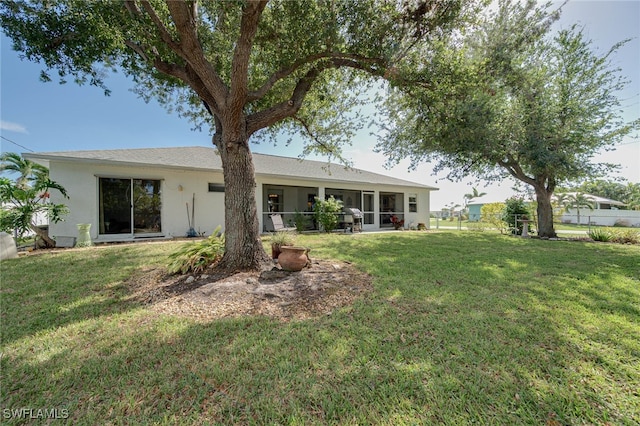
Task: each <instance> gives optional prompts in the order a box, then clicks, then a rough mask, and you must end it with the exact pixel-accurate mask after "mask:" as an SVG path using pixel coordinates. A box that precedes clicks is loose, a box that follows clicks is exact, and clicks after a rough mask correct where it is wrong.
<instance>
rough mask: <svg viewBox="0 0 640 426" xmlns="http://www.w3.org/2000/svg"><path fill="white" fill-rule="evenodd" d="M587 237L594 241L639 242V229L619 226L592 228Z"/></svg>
mask: <svg viewBox="0 0 640 426" xmlns="http://www.w3.org/2000/svg"><path fill="white" fill-rule="evenodd" d="M588 235H589V237H590V238H591V239H592V240H594V241H600V242H605V243H606V242H611V243H618V244H640V231H637V230H635V229H628V228H627V229H620V228H592V229H591V230H590V231H589V233H588Z"/></svg>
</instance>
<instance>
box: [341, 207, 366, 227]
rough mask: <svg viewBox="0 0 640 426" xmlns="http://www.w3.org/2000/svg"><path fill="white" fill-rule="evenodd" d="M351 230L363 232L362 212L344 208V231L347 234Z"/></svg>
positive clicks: (352, 208)
mask: <svg viewBox="0 0 640 426" xmlns="http://www.w3.org/2000/svg"><path fill="white" fill-rule="evenodd" d="M348 229H351V232H356V231H357V232H361V231H362V212H361V211H360V209H356V208H355V207H345V208H344V231H345V232H347V230H348Z"/></svg>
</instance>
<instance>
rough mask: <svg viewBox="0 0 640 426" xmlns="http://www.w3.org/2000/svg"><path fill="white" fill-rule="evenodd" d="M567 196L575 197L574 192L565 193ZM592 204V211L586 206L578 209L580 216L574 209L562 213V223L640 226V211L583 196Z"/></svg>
mask: <svg viewBox="0 0 640 426" xmlns="http://www.w3.org/2000/svg"><path fill="white" fill-rule="evenodd" d="M566 194H568V195H574V196H575V195H576V193H575V192H567V193H566ZM583 195H584V197H585V198H586V199H588V200H589V201H590V202H591V203H592V207H593V209H590V208H589V207H587V206H582V207H580V215H578V210H577V209H576V208H570V209H569V210H566V211H563V214H562V217H561V219H560V220H561V221H562V223H576V224H577V223H578V217H579V218H580V224H581V225H589V224H591V225H600V226H613V225H619V226H634V227H638V226H640V211H634V210H625V208H626V204H624V203H622V202H620V201H616V200H612V199H609V198H604V197H599V196H597V195H591V194H583Z"/></svg>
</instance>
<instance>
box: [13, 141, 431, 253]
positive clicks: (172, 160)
mask: <svg viewBox="0 0 640 426" xmlns="http://www.w3.org/2000/svg"><path fill="white" fill-rule="evenodd" d="M24 157H25V158H27V159H29V160H32V161H35V162H37V163H40V164H43V165H45V166H47V167H48V168H49V173H50V176H51V179H53V180H54V181H56V182H58V183H59V184H61V185H62V186H63V187H65V189H66V190H67V192H68V194H69V199H64V200H62V199H60V200H58V199H54V200H53V201H54V202H63V203H64V204H66V205H67V206H68V207H69V210H70V213H69V214H68V215H67V216H66V218H65V221H64V222H60V223H54V224H51V225H50V230H49V234H50V235H52V236H53V237H56V236H66V237H69V236H71V237H73V236H77V235H78V231H77V224H82V223H88V224H91V237H92V239H94V240H95V241H114V240H120V241H122V240H130V239H134V238H149V237H165V238H171V237H183V236H185V235H187V233H188V231H189V227H190V226H191V227H193V228H194V229H195V231H196V232H198V233H200V234H206V235H210V234H211V232H212V231H213V230H214V229H215V228H216V226H218V225H222V226H223V227H224V191H225V186H224V180H223V174H222V163H221V160H220V157H219V156H218V154H217V150H216V149H215V148H207V147H178V148H144V149H116V150H100V151H68V152H41V153H26V154H24ZM253 159H254V165H255V173H256V183H257V185H256V199H257V200H258V206H257V208H258V212H259V213H260V214H259V221H260V229H261V230H262V231H263V232H269V231H271V230H272V229H273V228H272V223H271V220H270V218H269V216H270V215H271V214H274V213H278V214H280V215H282V217H283V219H284V222H285V223H286V224H291V223H292V222H293V219H294V215H295V214H296V212H300V213H303V214H305V215H307V216H308V217H309V219H308V225H309V226H308V227H309V228H313V227H314V225H313V221H312V220H311V217H312V207H313V203H314V200H315V197H319V198H321V199H322V198H327V197H329V196H331V195H333V196H334V197H335V198H336V199H340V200H342V201H343V203H344V206H345V207H354V208H358V209H360V210H361V211H362V212H363V220H362V228H363V229H364V230H377V229H384V228H392V223H391V216H392V215H396V216H398V218H400V219H404V221H405V222H404V223H405V227H409V226H411V225H412V224H413V225H415V226H417V224H418V223H424V224H426V226H429V195H430V191H434V190H437V188H434V187H432V186H427V185H423V184H420V183H415V182H410V181H406V180H402V179H396V178H392V177H389V176H384V175H381V174H377V173H371V172H367V171H363V170H357V169H347V168H345V167H344V166H341V165H338V164H328V163H326V162H322V161H309V160H299V159H296V158H288V157H278V156H273V155H263V154H253ZM54 197H56V195H55V194H54V193H52V198H54ZM194 200H195V201H194ZM194 204H195V211H192V209H193V208H194ZM192 217H193V222H192V223H191V224H190V222H191V220H192Z"/></svg>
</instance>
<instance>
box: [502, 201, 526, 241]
mask: <svg viewBox="0 0 640 426" xmlns="http://www.w3.org/2000/svg"><path fill="white" fill-rule="evenodd" d="M530 218H531V212H530V211H529V207H527V205H526V203H525V202H524V199H522V198H521V197H511V198H508V199H507V201H506V202H505V206H504V211H503V213H502V220H503V221H504V222H506V223H507V226H508V229H509V232H510V233H512V234H516V235H520V234H522V228H524V224H523V223H522V222H520V221H521V220H527V219H530ZM527 231H531V225H530V224H527Z"/></svg>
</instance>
